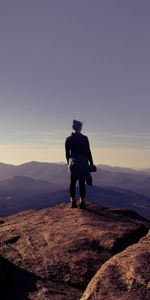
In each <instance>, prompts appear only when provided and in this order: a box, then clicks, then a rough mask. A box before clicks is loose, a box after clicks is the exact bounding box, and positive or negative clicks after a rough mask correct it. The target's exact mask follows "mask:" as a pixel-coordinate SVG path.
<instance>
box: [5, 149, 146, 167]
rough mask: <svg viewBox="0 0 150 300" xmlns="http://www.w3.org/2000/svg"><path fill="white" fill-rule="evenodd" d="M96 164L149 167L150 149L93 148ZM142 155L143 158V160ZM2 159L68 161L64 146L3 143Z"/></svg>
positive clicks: (9, 162) (11, 162)
mask: <svg viewBox="0 0 150 300" xmlns="http://www.w3.org/2000/svg"><path fill="white" fill-rule="evenodd" d="M91 151H92V155H93V160H94V163H95V164H97V165H98V164H105V165H110V166H119V167H130V168H136V169H137V168H149V167H150V163H149V157H150V149H108V148H103V149H100V148H93V149H92V148H91ZM141 157H142V160H141ZM0 161H1V163H6V164H15V165H18V164H22V163H26V162H29V161H39V162H55V163H62V162H63V163H66V159H65V150H64V148H62V147H48V146H47V147H44V146H42V145H35V144H30V145H27V144H26V145H22V144H20V145H1V148H0Z"/></svg>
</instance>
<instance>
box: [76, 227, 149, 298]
mask: <svg viewBox="0 0 150 300" xmlns="http://www.w3.org/2000/svg"><path fill="white" fill-rule="evenodd" d="M98 299H99V300H109V299H111V300H115V299H119V300H133V299H136V300H149V299H150V232H149V233H148V234H147V236H146V237H144V238H143V239H141V240H140V242H139V243H137V244H135V245H133V246H130V247H128V248H127V249H126V250H124V251H122V252H121V253H119V254H117V255H115V256H114V257H113V258H111V259H110V260H108V261H107V262H106V263H104V265H103V266H102V267H101V268H100V270H99V271H98V272H97V273H96V275H95V276H94V277H93V279H92V280H91V282H90V283H89V285H88V287H87V289H86V291H85V293H84V295H83V297H82V298H81V300H98Z"/></svg>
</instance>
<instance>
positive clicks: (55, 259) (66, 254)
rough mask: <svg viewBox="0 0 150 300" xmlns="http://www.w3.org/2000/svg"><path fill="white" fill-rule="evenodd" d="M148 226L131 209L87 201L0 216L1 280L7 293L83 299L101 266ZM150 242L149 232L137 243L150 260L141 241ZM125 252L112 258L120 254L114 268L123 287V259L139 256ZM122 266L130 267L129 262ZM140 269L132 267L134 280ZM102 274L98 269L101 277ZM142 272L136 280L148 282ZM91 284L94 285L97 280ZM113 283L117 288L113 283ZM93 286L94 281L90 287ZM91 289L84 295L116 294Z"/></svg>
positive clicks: (40, 299)
mask: <svg viewBox="0 0 150 300" xmlns="http://www.w3.org/2000/svg"><path fill="white" fill-rule="evenodd" d="M148 228H149V222H147V221H145V220H144V219H143V218H140V217H139V216H138V215H136V214H133V213H132V212H128V211H123V210H109V209H106V208H103V207H100V206H98V205H95V204H88V206H87V209H86V210H80V209H78V208H77V209H71V208H70V205H59V206H56V207H53V208H47V209H42V210H38V211H36V210H32V211H26V212H22V213H19V214H16V215H13V216H9V217H5V218H1V225H0V255H1V257H0V281H1V282H2V285H3V289H4V294H5V296H6V297H5V299H7V300H10V299H13V300H25V299H36V300H47V299H51V300H55V299H57V300H66V299H69V300H78V299H80V298H81V297H82V294H83V292H84V290H85V288H86V286H87V284H88V283H89V281H90V280H91V279H92V277H93V276H94V275H95V273H96V272H97V271H98V270H99V269H100V267H101V266H102V268H104V270H106V269H107V266H108V264H109V262H110V258H111V257H113V256H114V255H115V254H116V253H118V252H120V251H122V250H124V249H125V248H126V247H127V246H129V245H131V244H133V243H136V242H138V240H139V239H140V238H141V237H143V236H145V235H146V234H147V232H148ZM144 240H145V242H144ZM148 243H149V240H147V237H146V238H144V239H143V241H142V242H140V243H139V244H138V245H140V246H139V249H140V247H141V252H140V253H141V256H140V257H141V264H143V263H145V262H146V259H147V261H149V255H148V251H147V254H146V252H144V253H145V254H144V255H145V260H144V258H143V257H142V253H143V250H142V247H145V248H143V249H146V245H147V244H148ZM144 245H145V246H144ZM132 247H136V245H134V246H131V247H129V248H127V250H125V251H129V253H130V254H131V253H132V250H130V249H132ZM122 253H123V252H122ZM122 253H120V254H118V256H119V258H118V256H114V258H112V262H113V259H114V260H115V259H116V260H115V263H114V265H113V266H114V267H113V268H112V269H111V268H110V269H109V272H110V273H111V272H112V273H114V271H115V273H114V274H116V276H117V280H120V281H119V282H120V284H122V286H120V289H125V287H126V286H125V285H124V282H123V283H122V279H119V276H122V274H123V273H122V274H121V273H120V272H121V271H118V272H119V273H117V270H118V266H119V261H121V260H122V261H124V262H125V261H126V260H127V259H128V263H129V264H131V262H132V261H133V260H134V256H131V257H130V256H129V253H126V252H125V253H126V254H125V256H123V257H122V256H121V255H122ZM129 257H130V258H129ZM107 261H108V262H107ZM105 262H107V263H106V264H105ZM115 264H116V265H115ZM146 267H147V266H144V270H147V272H148V269H146ZM122 268H123V270H126V269H127V265H126V262H125V263H124V267H122ZM138 269H139V268H138V265H137V269H135V270H134V271H133V273H132V272H131V274H130V273H128V277H129V279H128V280H129V282H130V285H132V284H131V282H132V278H133V274H134V272H137V274H138ZM100 270H101V269H100ZM111 270H112V271H111ZM99 272H101V271H99ZM102 273H103V272H102ZM97 274H99V273H97ZM148 274H149V273H148ZM135 275H136V274H135ZM106 276H107V275H106ZM97 278H98V275H96V280H97ZM121 278H122V277H121ZM138 278H139V277H138ZM140 278H141V279H140ZM140 278H139V279H138V280H137V283H139V280H145V284H146V282H147V281H146V280H147V279H142V278H143V277H140ZM146 278H147V277H146ZM104 279H105V278H104ZM94 280H95V279H94ZM117 280H116V281H117ZM104 281H105V280H104ZM133 281H134V279H133ZM96 282H97V281H96ZM107 284H109V280H108V281H107ZM143 284H144V283H143ZM92 285H93V286H95V282H94V284H92ZM98 286H99V284H98ZM111 287H112V288H114V289H115V287H113V283H111ZM111 287H109V289H111ZM91 289H92V288H91V287H90V291H91ZM8 290H9V293H8ZM88 293H89V292H88V290H87V291H86V293H85V294H84V296H83V298H82V299H105V300H107V299H113V298H110V297H108V298H107V297H105V298H89V297H91V295H90V296H89V295H88ZM90 294H91V292H90ZM93 295H94V294H93ZM86 297H87V298H86ZM92 297H95V296H92ZM98 297H99V296H98ZM3 299H4V298H3ZM115 299H126V298H115ZM129 299H130V298H129ZM136 299H138V298H136ZM139 299H141V298H139ZM147 299H148V298H147Z"/></svg>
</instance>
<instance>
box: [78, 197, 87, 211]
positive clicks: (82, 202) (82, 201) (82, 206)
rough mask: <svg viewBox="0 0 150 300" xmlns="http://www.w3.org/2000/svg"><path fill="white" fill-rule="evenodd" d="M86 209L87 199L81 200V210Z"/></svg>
mask: <svg viewBox="0 0 150 300" xmlns="http://www.w3.org/2000/svg"><path fill="white" fill-rule="evenodd" d="M85 207H86V205H85V199H84V198H83V199H82V198H81V200H80V204H79V208H80V209H85Z"/></svg>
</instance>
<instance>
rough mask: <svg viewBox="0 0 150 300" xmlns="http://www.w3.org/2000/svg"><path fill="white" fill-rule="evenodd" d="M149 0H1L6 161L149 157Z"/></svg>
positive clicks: (117, 162)
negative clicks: (73, 143) (72, 154)
mask: <svg viewBox="0 0 150 300" xmlns="http://www.w3.org/2000/svg"><path fill="white" fill-rule="evenodd" d="M149 16H150V1H146V0H145V1H143V0H124V1H123V0H113V1H112V0H26V1H24V0H13V1H12V0H0V162H3V163H11V164H21V163H24V162H28V161H32V160H36V161H43V162H65V151H64V143H65V139H66V137H67V136H68V135H70V134H71V132H72V128H71V125H72V120H73V119H77V120H80V121H82V122H83V131H82V132H83V134H85V135H87V136H88V138H89V142H90V146H91V151H92V154H93V159H94V162H95V164H108V165H112V166H123V167H132V168H146V167H150V117H149V115H150V17H149Z"/></svg>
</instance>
